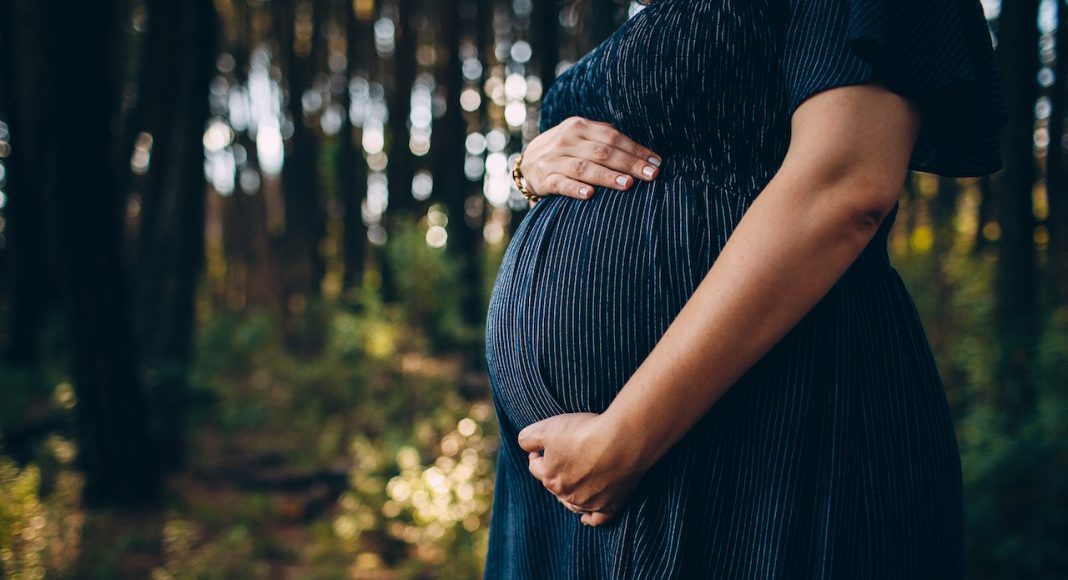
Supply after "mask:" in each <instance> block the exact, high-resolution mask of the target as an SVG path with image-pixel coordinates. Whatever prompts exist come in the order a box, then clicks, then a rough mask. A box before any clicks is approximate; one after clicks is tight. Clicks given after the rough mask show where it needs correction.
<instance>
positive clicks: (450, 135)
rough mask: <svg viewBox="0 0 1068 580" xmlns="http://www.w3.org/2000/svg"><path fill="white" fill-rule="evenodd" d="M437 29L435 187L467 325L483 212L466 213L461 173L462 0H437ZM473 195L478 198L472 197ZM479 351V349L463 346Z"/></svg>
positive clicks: (479, 307) (477, 300)
mask: <svg viewBox="0 0 1068 580" xmlns="http://www.w3.org/2000/svg"><path fill="white" fill-rule="evenodd" d="M439 6H440V8H441V16H440V22H439V26H440V30H441V31H442V33H443V34H442V39H441V40H442V42H441V44H440V51H439V53H438V54H439V55H440V56H439V59H438V65H439V69H438V78H439V79H441V80H442V82H443V84H444V89H445V102H446V109H445V114H444V115H442V116H441V118H440V119H439V120H438V122H437V123H436V124H435V128H434V131H433V134H434V149H435V155H434V161H435V167H434V177H435V179H434V182H435V183H434V188H435V189H436V190H438V191H439V192H441V195H440V197H441V198H443V199H444V201H445V207H446V209H447V210H448V216H449V223H448V232H449V237H448V246H447V248H448V250H449V252H450V253H451V254H452V259H453V260H455V261H456V262H457V263H458V264H459V268H460V280H462V281H463V282H464V284H465V285H466V287H465V288H464V290H463V292H461V293H460V300H461V303H460V316H461V317H462V319H463V321H464V322H465V323H466V324H468V325H470V326H471V327H477V326H480V325H481V324H482V318H483V314H484V312H483V308H484V303H483V296H482V282H481V281H482V276H481V268H479V264H480V261H481V260H480V257H481V252H480V249H481V244H480V243H479V242H480V240H481V238H482V220H481V219H480V217H481V216H478V217H470V216H468V215H467V205H468V196H469V194H470V192H471V190H470V186H469V185H468V181H467V177H466V176H465V175H464V157H465V153H464V147H463V145H462V143H464V140H465V138H466V136H467V123H466V122H465V121H464V111H463V109H462V108H461V107H460V93H461V91H463V85H464V78H463V70H462V67H461V63H460V37H461V32H462V31H461V28H462V25H461V22H460V2H459V0H441V2H440V4H439ZM476 201H477V198H476ZM467 352H470V353H472V354H478V353H480V352H481V351H480V350H479V349H467ZM480 359H481V356H472V357H470V360H469V362H470V363H477V362H478V360H480Z"/></svg>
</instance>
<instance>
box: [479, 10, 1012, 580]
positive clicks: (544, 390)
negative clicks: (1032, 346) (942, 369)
mask: <svg viewBox="0 0 1068 580" xmlns="http://www.w3.org/2000/svg"><path fill="white" fill-rule="evenodd" d="M547 1H548V0H547ZM876 81H877V82H881V83H883V84H884V85H885V86H887V87H888V88H889V89H890V90H893V91H895V92H897V93H899V94H902V95H907V96H910V97H915V98H916V99H918V101H919V103H920V104H921V106H922V108H923V111H924V124H923V126H922V129H921V134H920V137H919V140H918V143H917V144H916V147H915V149H914V151H913V153H912V157H911V159H910V168H911V169H914V170H919V171H927V172H932V173H938V174H941V175H945V176H957V177H961V176H976V175H982V174H987V173H991V172H994V171H997V170H998V169H1000V167H1001V164H1002V159H1001V151H1000V148H999V145H998V139H997V135H998V131H999V128H1000V127H1001V125H1002V124H1003V123H1004V121H1005V110H1004V98H1003V94H1002V86H1001V84H1000V83H1001V78H1000V76H999V72H998V70H997V68H996V66H995V63H994V60H993V52H992V46H991V38H990V34H989V31H988V28H987V25H986V21H985V19H984V16H983V13H982V8H981V5H980V1H979V0H660V1H658V2H655V3H654V4H652V5H651V6H649V7H647V8H645V9H643V10H641V11H640V12H638V13H637V14H636V15H634V16H633V17H631V18H630V19H629V20H628V21H627V22H625V23H624V24H623V25H622V26H620V28H618V29H617V30H616V31H615V32H614V33H613V34H612V35H611V37H609V38H608V39H607V40H605V41H604V42H603V43H602V44H600V45H598V46H597V47H596V48H595V49H593V50H592V51H591V52H590V53H588V54H586V55H585V56H584V57H583V58H582V59H580V60H579V61H578V62H577V63H575V64H574V65H573V66H572V67H570V68H568V69H567V70H566V71H565V72H564V73H563V74H562V75H561V76H560V78H559V79H558V81H557V82H556V83H555V84H554V85H553V86H552V88H551V90H550V91H549V92H548V93H547V94H546V95H545V100H544V104H543V108H542V111H541V115H542V116H541V120H540V124H541V128H542V130H545V129H547V128H549V127H552V126H554V125H556V124H557V123H559V122H561V121H562V120H564V119H565V118H567V117H569V116H572V115H578V116H582V117H586V118H589V119H594V120H598V121H604V122H609V123H612V124H613V125H614V126H615V127H616V128H618V129H620V130H621V131H622V132H623V133H625V134H627V135H629V136H631V137H632V138H634V139H635V140H636V141H638V142H640V143H643V144H645V145H647V146H649V147H650V148H651V149H652V150H653V151H656V152H657V153H659V154H660V155H661V156H663V159H664V162H663V165H662V167H661V173H660V175H659V176H658V177H657V178H656V179H655V180H654V181H652V182H644V181H641V180H637V181H636V182H635V183H634V185H633V186H632V187H631V189H630V190H629V191H626V192H619V191H614V190H610V189H607V188H598V191H596V193H595V195H594V197H593V199H592V200H590V201H580V200H576V199H572V198H568V197H564V196H550V197H547V198H545V199H544V200H542V201H540V202H539V203H537V204H536V205H535V206H534V207H533V208H532V209H531V210H530V211H529V212H527V213H526V214H525V215H524V216H523V218H522V222H521V223H520V224H519V226H518V228H517V230H516V232H515V235H514V236H513V238H512V240H511V241H510V244H509V246H508V248H507V250H506V253H505V255H504V259H503V263H502V264H501V267H500V270H499V272H498V274H497V277H496V281H495V284H494V289H493V293H492V296H491V299H490V304H489V310H488V318H487V325H486V342H485V347H486V361H487V365H488V374H489V379H490V383H491V386H492V393H493V402H494V407H495V410H496V413H497V420H498V423H499V426H500V433H501V443H500V447H499V450H498V452H497V473H496V484H495V485H496V487H495V492H494V498H493V507H492V514H491V523H490V534H489V548H488V553H487V554H486V567H485V578H488V579H510V580H518V579H532V578H552V579H571V578H583V579H587V578H589V579H598V578H653V579H664V578H726V579H735V578H740V579H748V578H804V579H812V578H844V579H861V578H887V579H919V578H938V579H952V578H961V577H962V576H963V539H962V536H963V530H962V525H963V523H962V520H963V513H962V512H963V506H962V498H961V466H960V458H959V453H958V447H957V440H956V436H955V433H954V427H953V422H952V418H951V416H950V412H949V409H948V405H947V401H946V396H945V392H944V389H943V385H942V382H941V379H940V377H939V374H938V369H937V368H936V365H935V361H934V358H933V356H932V353H931V350H930V347H929V345H928V342H927V339H926V337H925V335H924V331H923V327H922V326H921V322H920V319H919V317H918V316H917V311H916V308H915V306H914V304H913V301H912V299H911V298H910V296H909V294H908V291H907V290H906V288H905V286H904V284H903V283H902V280H901V278H900V276H899V275H898V272H897V271H896V270H895V269H894V268H893V267H892V265H891V263H890V260H889V258H888V255H887V233H888V230H889V229H890V227H891V225H892V223H893V221H894V216H895V215H896V213H897V208H896V207H895V208H894V211H893V212H892V213H891V215H890V216H889V217H888V218H887V219H886V220H884V222H883V224H882V226H881V228H880V229H879V231H878V233H877V234H876V235H875V237H874V239H873V240H872V241H871V243H870V244H869V245H868V247H867V248H866V249H865V250H864V251H863V252H862V253H861V255H860V256H859V258H858V259H857V260H856V262H855V263H854V264H853V265H852V266H851V267H850V268H849V269H848V271H847V272H846V273H845V274H844V275H843V276H842V278H841V279H840V280H839V281H838V282H837V283H836V284H835V285H834V286H833V288H832V289H831V290H830V292H829V293H828V294H827V295H826V297H824V298H823V299H822V300H821V301H820V302H819V303H818V304H817V305H816V306H815V308H814V309H813V310H811V311H810V312H809V313H808V314H807V315H806V316H805V317H804V318H803V320H802V321H801V322H800V323H799V324H798V325H797V326H796V327H794V328H793V329H792V330H791V331H790V332H789V334H788V335H787V336H786V337H785V338H784V339H783V340H781V341H780V342H779V343H778V344H777V345H776V346H775V347H774V348H773V349H772V350H771V351H770V352H769V353H768V354H767V355H766V356H764V357H763V358H762V359H761V360H760V361H759V362H758V363H757V364H756V365H755V366H753V367H752V368H751V369H750V370H749V371H748V372H747V373H746V374H745V375H744V376H743V377H742V378H741V379H740V380H739V381H738V382H737V383H736V384H734V385H733V386H732V387H731V389H730V390H729V391H728V392H727V393H726V394H725V395H724V396H723V397H722V398H721V399H720V400H719V401H718V402H717V403H716V404H715V405H714V406H713V407H712V408H711V409H710V410H709V411H708V413H707V414H706V415H705V416H704V417H703V418H702V419H701V420H700V421H699V422H698V423H697V424H696V425H695V426H694V427H693V428H692V429H691V430H690V431H689V432H688V433H687V434H686V435H685V436H684V437H683V438H682V439H681V440H680V441H679V442H678V443H677V444H676V445H675V446H674V447H673V448H671V450H670V451H669V452H668V453H667V454H666V455H664V456H663V457H662V458H661V459H660V461H659V462H658V463H657V464H656V465H655V466H654V467H653V468H652V469H651V470H650V471H649V472H647V473H646V475H645V476H644V478H643V479H642V480H641V483H640V484H639V486H638V487H637V489H636V490H635V491H634V493H633V495H632V496H631V497H630V499H629V501H628V503H627V504H626V506H625V508H624V509H623V510H622V511H621V512H620V514H619V515H618V516H617V518H616V519H615V520H614V521H613V522H612V523H610V524H608V525H605V526H601V527H589V526H585V525H583V524H581V523H580V522H579V516H578V515H576V514H574V513H572V512H570V511H568V510H567V509H566V508H565V507H564V506H563V505H561V504H560V503H559V502H558V501H557V500H556V499H555V497H553V495H552V494H550V492H549V491H547V490H546V489H544V488H543V487H542V485H541V483H540V482H538V481H537V480H536V479H535V478H534V477H533V476H532V475H531V474H530V473H529V472H528V471H527V454H526V453H525V452H524V451H523V450H522V449H521V448H520V447H519V445H518V443H517V441H516V436H517V433H518V432H519V430H521V429H522V428H523V427H525V426H527V425H529V424H531V423H534V422H536V421H539V420H541V419H545V418H547V417H550V416H553V415H556V414H560V413H571V412H595V413H596V412H601V411H603V410H604V409H605V408H606V407H607V406H608V405H609V403H611V401H612V399H613V397H615V395H616V393H617V392H618V391H619V390H620V389H621V388H622V387H623V385H624V384H625V383H626V381H627V379H628V378H629V377H630V375H631V374H632V373H633V372H634V371H635V370H636V369H637V368H638V366H639V365H640V364H641V362H642V360H643V359H644V358H645V357H646V355H647V354H648V353H649V352H650V351H651V350H652V348H653V346H654V345H655V344H656V342H657V340H658V339H659V337H660V336H661V335H662V334H663V333H664V331H665V330H666V329H667V327H668V325H669V324H671V322H672V319H673V318H674V317H675V315H676V314H677V313H678V312H679V311H680V310H681V309H682V307H683V305H684V304H685V303H686V301H687V299H688V298H689V296H690V295H691V294H692V293H693V292H694V291H695V289H696V288H697V285H698V284H699V283H700V281H701V279H702V278H703V277H704V275H705V274H706V273H707V272H708V270H709V268H710V267H711V266H712V263H713V262H714V261H715V260H716V257H717V255H718V254H719V253H720V251H721V250H722V249H723V246H724V244H725V243H726V242H727V239H728V238H729V236H730V235H731V232H732V230H733V229H734V227H735V225H736V224H737V223H738V221H739V220H740V219H741V217H742V215H744V213H745V211H746V209H747V208H748V207H749V205H750V204H751V203H752V201H753V200H754V198H755V197H756V196H757V195H759V193H760V191H761V189H762V188H763V187H764V186H765V185H766V184H767V183H768V181H769V180H770V179H771V177H772V176H773V175H774V174H775V172H776V170H777V168H778V167H779V166H780V164H781V162H782V160H783V157H784V155H785V153H786V149H787V145H788V143H789V140H790V117H791V115H792V113H793V111H794V110H795V109H796V108H797V106H798V105H799V104H800V103H801V102H802V101H803V100H804V99H806V98H807V97H809V96H811V95H812V94H814V93H817V92H819V91H823V90H827V89H830V88H833V87H836V86H842V85H855V84H862V83H869V82H876ZM734 332H735V339H736V340H738V341H744V340H746V329H745V328H737V329H735V331H734Z"/></svg>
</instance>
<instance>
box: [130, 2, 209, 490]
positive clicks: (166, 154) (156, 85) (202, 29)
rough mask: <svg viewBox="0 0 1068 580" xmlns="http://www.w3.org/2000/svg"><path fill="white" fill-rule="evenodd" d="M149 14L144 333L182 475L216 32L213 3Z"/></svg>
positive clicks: (162, 439)
mask: <svg viewBox="0 0 1068 580" xmlns="http://www.w3.org/2000/svg"><path fill="white" fill-rule="evenodd" d="M146 7H147V15H148V26H149V31H148V43H147V48H148V54H147V58H146V63H145V66H146V73H147V74H146V75H145V78H146V80H147V82H146V83H145V86H144V87H143V93H144V99H145V102H144V105H143V107H144V110H145V112H146V114H145V115H144V118H145V120H146V123H147V126H146V129H147V130H148V132H149V133H150V134H151V135H152V137H153V141H152V143H153V145H152V157H151V158H152V163H151V165H150V167H149V171H148V175H147V182H146V187H145V192H144V195H143V198H142V199H143V201H142V204H141V212H140V218H141V228H140V235H139V239H138V262H137V269H136V277H135V279H136V290H137V293H136V297H137V301H136V302H137V308H136V320H137V322H138V327H137V330H138V333H137V336H138V343H139V344H140V346H141V355H142V361H141V364H142V369H143V371H144V373H143V377H144V384H145V387H146V388H147V391H148V394H149V397H150V403H151V405H152V408H153V411H152V412H151V415H150V416H151V417H152V418H153V420H154V423H153V431H154V434H155V436H156V437H157V438H158V450H159V452H160V454H161V457H163V458H164V459H165V462H166V467H168V468H170V469H171V470H177V469H179V468H180V467H182V465H183V464H184V461H185V427H186V414H187V413H186V411H187V408H188V406H189V385H188V370H189V365H190V364H191V362H192V344H193V323H194V321H195V319H196V316H195V298H196V290H197V281H198V280H199V279H200V271H201V265H202V262H203V255H204V211H205V196H206V184H205V181H204V170H203V160H204V147H203V145H202V136H203V132H204V126H205V124H206V123H207V120H208V114H209V111H208V88H209V84H210V83H211V78H212V72H213V69H214V63H215V55H216V50H215V39H216V38H217V36H218V33H217V31H216V28H215V26H214V22H215V13H214V7H213V6H212V3H211V0H193V1H188V0H153V1H150V2H148V3H147V5H146ZM176 47H181V48H180V49H177V50H176Z"/></svg>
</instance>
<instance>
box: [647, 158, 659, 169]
mask: <svg viewBox="0 0 1068 580" xmlns="http://www.w3.org/2000/svg"><path fill="white" fill-rule="evenodd" d="M649 163H652V164H653V165H655V166H657V167H660V160H659V159H657V158H656V157H650V158H649Z"/></svg>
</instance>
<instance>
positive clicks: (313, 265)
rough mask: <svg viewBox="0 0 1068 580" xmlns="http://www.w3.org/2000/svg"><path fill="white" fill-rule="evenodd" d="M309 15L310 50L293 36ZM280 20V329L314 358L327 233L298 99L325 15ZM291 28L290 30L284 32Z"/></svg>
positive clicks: (314, 12) (299, 5)
mask: <svg viewBox="0 0 1068 580" xmlns="http://www.w3.org/2000/svg"><path fill="white" fill-rule="evenodd" d="M304 7H308V8H307V9H309V10H310V11H311V15H310V18H311V23H310V27H311V31H310V34H311V38H310V40H309V45H308V46H307V47H306V48H304V49H303V50H302V49H301V47H300V46H298V44H299V43H302V42H304V41H303V40H302V39H300V38H299V37H298V36H297V35H296V33H295V30H294V27H295V25H296V20H297V18H298V17H299V10H302V9H305V8H304ZM289 8H290V9H289V10H287V11H286V12H285V13H284V14H282V15H280V17H281V18H288V20H283V21H282V22H280V23H279V24H280V27H281V28H282V29H283V35H282V37H281V39H280V40H281V42H282V43H283V54H285V60H284V62H283V70H284V71H285V76H286V79H287V81H288V85H289V90H288V94H289V100H288V102H287V106H288V109H289V116H290V117H291V118H292V120H293V138H292V140H291V145H292V147H291V149H290V150H289V153H288V155H287V156H286V160H285V165H284V166H283V168H282V188H283V195H284V199H285V235H284V236H283V237H282V239H281V240H279V244H278V246H279V250H280V254H279V256H280V258H281V261H282V275H283V279H282V281H281V285H282V287H283V293H284V305H285V307H284V308H285V310H284V316H283V328H284V330H285V340H286V345H287V346H288V347H289V348H291V349H293V350H299V351H303V352H316V351H318V350H319V349H320V348H321V347H322V344H323V337H322V336H321V335H322V325H321V323H320V321H319V320H318V319H317V316H316V315H315V312H316V310H317V309H316V308H315V303H317V302H318V300H319V298H320V297H321V285H322V280H323V274H324V273H325V271H326V264H325V260H324V259H323V255H322V252H321V251H320V249H319V246H320V244H321V242H322V240H323V237H324V236H325V232H326V215H325V209H324V208H325V207H326V204H325V202H324V200H323V199H322V197H323V194H322V191H321V189H322V188H321V182H320V179H319V167H318V160H319V136H318V131H317V130H316V128H315V127H313V126H309V124H308V123H306V122H305V118H304V107H303V104H302V98H303V96H304V93H305V91H307V90H309V89H311V88H312V86H313V82H314V80H315V75H316V73H317V72H318V65H319V62H320V60H321V59H320V57H321V56H322V45H323V41H322V31H321V30H320V25H321V23H322V22H323V21H324V20H325V19H324V18H323V15H322V12H323V11H324V10H325V8H324V7H323V3H322V2H321V1H318V2H316V1H311V0H304V1H298V2H291V3H289ZM287 24H292V25H291V26H286V25H287Z"/></svg>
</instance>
